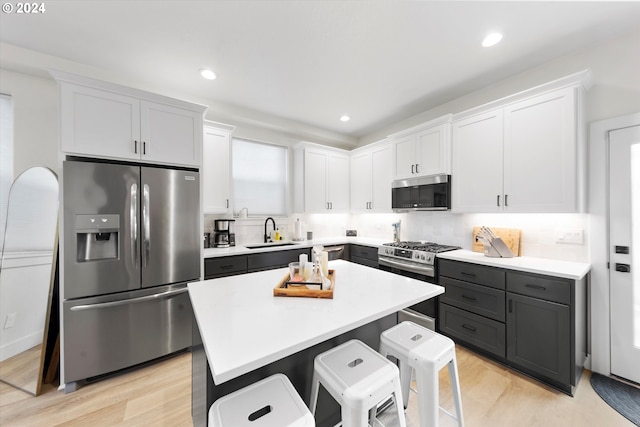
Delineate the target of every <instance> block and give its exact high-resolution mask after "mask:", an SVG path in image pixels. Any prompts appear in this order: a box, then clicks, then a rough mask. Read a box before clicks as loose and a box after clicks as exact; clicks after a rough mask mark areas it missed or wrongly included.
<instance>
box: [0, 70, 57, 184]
mask: <svg viewBox="0 0 640 427" xmlns="http://www.w3.org/2000/svg"><path fill="white" fill-rule="evenodd" d="M0 92H2V93H5V94H8V95H11V100H12V102H13V117H14V123H13V125H14V126H13V141H14V150H13V177H14V178H15V177H16V176H18V175H19V174H20V173H21V172H22V171H24V170H25V169H28V168H29V167H31V166H46V167H48V168H50V169H51V170H53V171H54V172H56V174H59V173H60V171H61V167H60V166H61V163H60V162H59V158H58V138H59V132H58V87H57V85H56V83H55V82H54V81H53V80H51V79H46V78H41V77H36V76H32V75H28V74H22V73H17V72H13V71H9V70H6V69H0Z"/></svg>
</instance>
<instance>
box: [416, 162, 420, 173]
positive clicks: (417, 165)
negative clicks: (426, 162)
mask: <svg viewBox="0 0 640 427" xmlns="http://www.w3.org/2000/svg"><path fill="white" fill-rule="evenodd" d="M416 173H420V163H416Z"/></svg>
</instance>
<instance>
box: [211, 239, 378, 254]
mask: <svg viewBox="0 0 640 427" xmlns="http://www.w3.org/2000/svg"><path fill="white" fill-rule="evenodd" d="M290 243H293V245H287V246H272V247H265V248H256V249H249V248H248V247H247V245H240V246H233V247H230V248H207V249H204V258H215V257H223V256H231V255H246V254H257V253H260V252H273V251H286V250H287V249H296V248H311V247H313V246H315V245H323V246H329V245H342V244H347V243H353V244H357V245H365V246H372V247H378V246H382V245H383V244H384V243H389V240H384V239H368V238H365V237H346V236H342V237H329V238H322V239H313V240H303V241H300V242H293V241H291V242H290ZM260 244H261V243H260V242H257V243H253V244H251V245H249V246H253V245H260ZM267 244H268V243H267Z"/></svg>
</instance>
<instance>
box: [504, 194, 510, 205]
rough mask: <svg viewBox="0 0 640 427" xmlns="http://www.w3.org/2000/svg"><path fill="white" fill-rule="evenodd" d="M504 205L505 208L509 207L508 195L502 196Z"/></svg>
mask: <svg viewBox="0 0 640 427" xmlns="http://www.w3.org/2000/svg"><path fill="white" fill-rule="evenodd" d="M504 205H505V206H509V195H508V194H505V195H504Z"/></svg>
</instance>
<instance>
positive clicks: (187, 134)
mask: <svg viewBox="0 0 640 427" xmlns="http://www.w3.org/2000/svg"><path fill="white" fill-rule="evenodd" d="M51 74H52V75H53V76H54V77H55V78H56V80H58V82H59V84H60V105H61V110H60V120H61V135H60V138H61V139H60V147H61V150H62V151H63V152H64V153H66V154H72V155H78V156H90V157H100V158H108V159H121V160H134V161H141V162H145V163H160V164H170V165H181V166H191V167H199V166H200V159H201V146H202V114H203V113H204V111H205V109H206V107H204V106H201V105H196V104H191V103H188V102H184V101H179V100H174V99H171V98H166V97H163V96H160V95H154V94H150V93H147V92H142V91H138V90H135V89H130V88H125V87H121V86H117V85H113V84H110V83H106V82H101V81H97V80H93V79H88V78H85V77H82V76H75V75H72V74H67V73H62V72H58V71H55V72H53V71H52V72H51Z"/></svg>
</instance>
